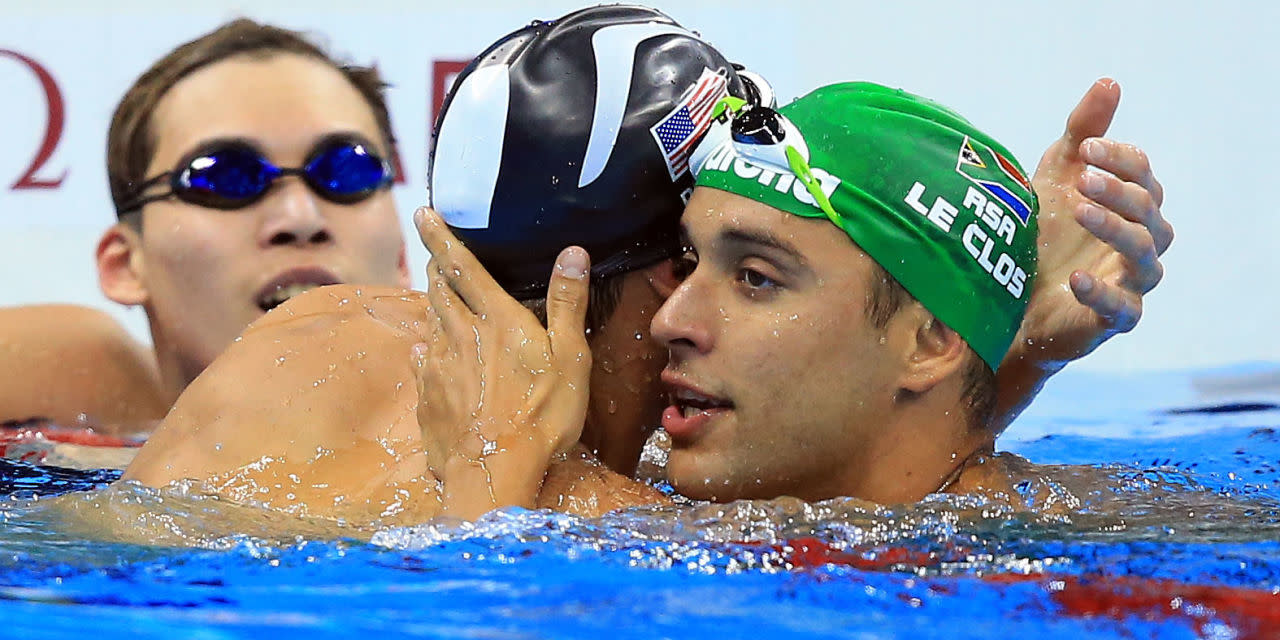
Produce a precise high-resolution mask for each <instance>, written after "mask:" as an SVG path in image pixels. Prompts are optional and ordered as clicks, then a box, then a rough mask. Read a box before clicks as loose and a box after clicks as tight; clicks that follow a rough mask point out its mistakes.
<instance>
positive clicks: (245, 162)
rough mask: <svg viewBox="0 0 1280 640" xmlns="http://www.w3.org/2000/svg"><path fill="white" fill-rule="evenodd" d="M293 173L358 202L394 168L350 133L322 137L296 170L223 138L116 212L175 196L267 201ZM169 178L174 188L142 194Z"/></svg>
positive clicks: (229, 204)
mask: <svg viewBox="0 0 1280 640" xmlns="http://www.w3.org/2000/svg"><path fill="white" fill-rule="evenodd" d="M291 175H292V176H298V177H300V178H302V180H303V182H305V183H306V184H307V186H308V187H309V188H310V189H311V191H312V192H313V193H315V194H316V195H317V196H320V197H321V198H324V199H325V200H328V201H330V202H336V203H338V204H353V203H356V202H360V201H361V200H364V199H366V198H368V197H369V196H372V195H373V194H374V193H375V192H377V191H378V190H380V189H384V188H386V187H387V186H388V185H390V184H391V181H392V179H393V178H394V171H393V170H392V169H391V165H390V164H388V163H387V161H386V160H385V159H383V158H382V157H380V156H378V155H377V154H376V153H374V152H373V150H372V149H370V145H369V144H368V143H366V142H364V141H363V140H361V139H359V138H358V137H355V136H351V135H348V134H341V135H334V136H329V137H326V138H325V139H323V140H321V141H320V142H319V143H318V144H316V146H315V148H314V149H313V150H312V151H311V153H310V154H309V155H308V156H307V159H306V162H304V163H303V165H302V166H301V167H299V168H296V169H287V168H281V167H277V166H275V165H273V164H271V162H269V161H268V160H267V159H266V158H265V157H263V155H262V152H261V151H259V150H258V149H257V148H256V147H254V146H253V145H251V144H249V143H248V142H244V141H241V140H220V141H216V142H211V143H209V144H207V145H205V146H203V147H200V148H198V149H196V150H195V151H193V152H191V153H189V154H187V155H186V156H185V157H184V158H183V159H182V160H181V161H179V162H178V166H177V168H176V169H174V170H173V171H166V172H164V173H161V174H160V175H157V176H155V177H153V178H150V179H148V180H147V181H146V182H144V183H142V184H141V185H139V187H138V188H137V190H136V191H135V194H136V195H134V196H133V197H132V198H129V199H126V200H125V202H124V203H123V204H122V205H121V206H119V207H117V209H116V210H117V211H118V212H119V214H120V215H124V214H126V213H131V212H134V211H137V210H139V209H141V208H142V207H143V205H146V204H149V203H152V202H156V201H159V200H164V199H166V198H169V197H170V196H174V197H177V198H178V199H179V200H181V201H183V202H187V203H190V204H194V205H198V206H201V207H209V208H211V209H224V210H232V209H242V208H244V207H247V206H249V205H252V204H253V203H255V202H257V201H258V200H260V199H262V197H263V196H264V195H266V193H267V191H268V190H269V189H270V188H271V185H272V183H274V182H275V181H276V180H277V179H279V178H282V177H284V176H291ZM166 182H167V183H168V185H169V190H168V191H162V192H159V193H156V194H153V195H149V196H143V195H142V194H143V193H144V192H145V191H146V190H147V189H149V188H151V187H153V186H155V185H157V184H162V183H166Z"/></svg>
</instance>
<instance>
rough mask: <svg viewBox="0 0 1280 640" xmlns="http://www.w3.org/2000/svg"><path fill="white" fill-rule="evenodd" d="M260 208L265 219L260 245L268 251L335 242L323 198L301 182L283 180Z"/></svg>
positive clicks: (293, 178)
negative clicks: (283, 247) (322, 202)
mask: <svg viewBox="0 0 1280 640" xmlns="http://www.w3.org/2000/svg"><path fill="white" fill-rule="evenodd" d="M260 206H261V207H262V211H263V216H264V219H263V221H262V227H261V228H260V233H259V242H260V244H261V245H262V246H264V247H268V246H285V245H295V246H307V245H318V244H326V243H329V242H331V241H332V240H333V231H332V229H330V225H329V219H328V217H326V215H325V212H324V207H323V205H322V204H321V202H320V198H319V196H317V195H316V194H314V193H312V192H311V189H310V188H308V187H307V184H306V183H305V182H303V181H302V180H301V179H300V178H297V177H295V176H286V177H284V178H282V179H281V180H279V181H278V182H277V183H276V184H275V185H273V188H272V192H271V193H269V194H267V197H266V198H265V199H264V200H263V202H262V204H261V205H260Z"/></svg>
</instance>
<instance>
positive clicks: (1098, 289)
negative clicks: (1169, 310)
mask: <svg viewBox="0 0 1280 640" xmlns="http://www.w3.org/2000/svg"><path fill="white" fill-rule="evenodd" d="M1070 281H1071V292H1072V293H1073V294H1075V296H1076V300H1079V301H1080V304H1083V305H1085V306H1086V307H1089V308H1090V309H1092V310H1093V312H1094V313H1096V314H1098V316H1099V317H1100V318H1102V319H1103V320H1104V321H1105V323H1106V324H1108V325H1110V330H1111V332H1113V333H1124V332H1126V331H1129V330H1131V329H1133V328H1134V326H1136V325H1137V324H1138V320H1139V319H1140V318H1141V317H1142V296H1140V295H1138V294H1136V293H1134V292H1133V291H1129V290H1128V289H1125V288H1124V287H1120V286H1117V285H1113V284H1108V283H1107V282H1104V281H1102V280H1100V279H1098V278H1096V277H1094V276H1092V275H1091V274H1088V273H1085V272H1083V271H1076V272H1075V273H1072V274H1071V279H1070Z"/></svg>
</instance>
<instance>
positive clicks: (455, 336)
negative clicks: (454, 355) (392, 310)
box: [427, 256, 475, 340]
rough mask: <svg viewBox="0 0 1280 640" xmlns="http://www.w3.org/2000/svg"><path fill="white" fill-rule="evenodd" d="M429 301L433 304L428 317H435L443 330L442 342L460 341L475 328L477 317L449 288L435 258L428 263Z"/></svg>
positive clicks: (428, 311)
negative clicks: (464, 334) (467, 332)
mask: <svg viewBox="0 0 1280 640" xmlns="http://www.w3.org/2000/svg"><path fill="white" fill-rule="evenodd" d="M427 301H428V302H430V303H431V308H430V309H428V310H427V313H428V315H430V316H434V317H435V320H436V321H437V322H439V324H440V328H441V329H443V335H441V336H440V338H441V339H442V340H459V339H461V338H460V337H459V336H462V335H463V332H466V331H470V330H471V329H472V328H473V327H474V326H475V315H474V314H473V313H472V311H471V309H470V308H469V307H468V306H467V305H466V303H464V302H463V301H462V298H460V297H459V296H458V292H457V291H454V289H453V287H451V286H449V282H448V280H447V279H446V277H445V273H444V269H443V267H441V266H440V264H439V263H437V262H436V258H435V256H432V257H431V260H430V261H429V262H427Z"/></svg>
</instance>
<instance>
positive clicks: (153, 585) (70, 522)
mask: <svg viewBox="0 0 1280 640" xmlns="http://www.w3.org/2000/svg"><path fill="white" fill-rule="evenodd" d="M1276 370H1277V368H1274V367H1270V366H1266V365H1252V366H1242V367H1234V368H1231V369H1226V370H1219V371H1200V372H1179V373H1161V374H1143V375H1136V374H1134V375H1128V376H1102V375H1095V374H1073V373H1072V372H1070V371H1068V372H1065V373H1064V374H1062V375H1061V376H1060V379H1057V380H1055V381H1054V382H1053V383H1051V385H1050V386H1049V388H1047V389H1046V390H1045V392H1044V393H1043V394H1042V397H1041V398H1040V399H1039V400H1038V401H1037V404H1036V405H1035V406H1034V407H1032V409H1030V410H1029V411H1028V412H1027V413H1026V414H1025V415H1023V416H1022V417H1021V418H1020V419H1019V421H1018V422H1017V423H1016V424H1015V425H1014V426H1013V427H1012V428H1011V429H1010V430H1009V432H1008V433H1006V434H1005V435H1004V436H1003V437H1002V438H1001V442H1000V445H1001V448H1002V449H1004V450H1006V451H1012V452H1014V453H1017V454H1019V455H1021V456H1025V457H1026V458H1028V459H1030V460H1031V461H1034V462H1036V463H1042V464H1045V465H1050V466H1047V467H1043V468H1040V469H1038V470H1036V471H1035V472H1029V473H1028V474H1027V478H1026V481H1025V482H1024V483H1022V484H1020V485H1019V495H1015V496H1009V497H1008V498H1007V499H1005V500H984V499H979V498H975V497H965V496H958V497H957V496H946V497H944V496H932V497H930V498H929V499H927V500H925V501H924V502H922V503H920V504H917V505H913V506H908V507H896V508H885V507H877V506H874V505H869V504H866V503H861V502H857V501H853V500H836V501H829V502H825V503H819V504H803V503H800V502H797V501H792V500H778V501H771V502H740V503H734V504H730V505H683V506H679V507H671V508H664V509H650V510H643V511H631V512H623V513H617V514H612V515H610V516H608V517H606V518H601V519H597V520H583V519H577V518H572V517H568V516H562V515H556V514H549V513H541V512H528V511H522V510H510V511H502V512H497V513H494V514H490V515H489V516H487V517H486V518H484V519H483V520H481V521H480V522H477V523H474V524H469V525H464V524H459V523H450V522H435V523H427V524H424V525H420V526H417V527H409V528H396V529H385V530H376V531H367V530H355V529H344V528H342V527H336V526H334V525H332V524H331V523H315V522H311V523H294V522H290V521H287V520H286V519H285V518H284V517H283V516H278V515H276V514H271V513H265V512H256V511H255V510H252V509H248V508H238V509H231V508H228V506H227V505H225V504H218V503H217V501H214V500H210V499H208V498H202V497H199V496H192V495H185V494H183V493H182V492H181V491H168V492H156V491H150V490H144V489H140V488H136V487H112V488H105V487H106V485H107V483H109V482H110V481H111V480H112V479H114V477H116V475H117V474H116V473H115V472H110V471H95V472H76V471H69V470H61V469H58V468H55V467H41V466H38V465H33V464H28V463H21V462H5V463H0V464H2V465H3V466H0V477H3V478H4V479H3V480H0V496H4V497H3V498H0V619H3V621H4V622H3V624H0V637H14V638H62V637H66V638H85V637H87V636H92V637H95V638H96V637H102V638H108V637H112V638H114V637H122V638H123V637H128V638H150V637H156V638H223V637H271V638H292V637H299V638H303V637H305V638H327V637H335V638H337V637H342V638H348V637H365V636H368V637H374V636H377V637H417V636H423V637H445V638H593V639H594V638H601V637H608V638H611V639H621V638H663V637H692V638H703V637H706V638H760V637H804V638H836V637H839V638H871V637H875V638H899V637H901V638H971V637H972V638H976V637H1006V636H1012V637H1017V636H1016V634H1020V633H1021V634H1035V635H1034V636H1029V637H1036V638H1046V637H1048V638H1053V637H1075V638H1078V637H1082V636H1087V637H1104V638H1106V637H1115V638H1147V637H1159V638H1198V637H1208V638H1270V637H1280V431H1278V430H1276V427H1280V405H1278V403H1277V401H1278V400H1280V384H1277V383H1276V380H1277V379H1280V376H1275V375H1273V374H1274V372H1275V371H1276ZM68 492H72V493H68ZM59 493H63V494H66V495H63V496H62V497H59V498H53V497H51V496H53V495H55V494H59ZM69 505H70V506H69ZM1028 505H1030V506H1035V507H1039V508H1040V509H1041V511H1042V513H1039V514H1037V513H1035V512H1033V511H1028V510H1027V509H1026V507H1027V506H1028ZM104 512H105V513H108V514H118V515H119V521H120V522H121V523H122V526H124V527H127V528H129V530H130V531H132V532H133V533H135V534H137V535H135V536H134V537H140V538H143V539H149V540H157V541H159V542H160V544H158V545H141V544H132V543H123V542H103V541H98V540H95V539H91V538H89V537H88V535H89V534H88V533H86V527H85V524H84V523H85V522H86V521H87V519H86V518H84V517H83V516H84V514H87V513H97V514H101V513H104ZM140 514H141V515H140ZM286 529H293V530H294V531H297V532H300V535H292V534H283V533H281V532H282V531H284V530H286ZM184 545H196V546H195V548H191V547H190V546H184Z"/></svg>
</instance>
